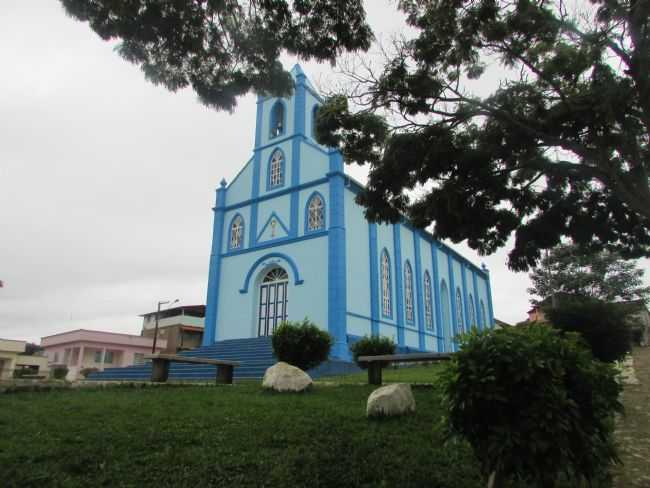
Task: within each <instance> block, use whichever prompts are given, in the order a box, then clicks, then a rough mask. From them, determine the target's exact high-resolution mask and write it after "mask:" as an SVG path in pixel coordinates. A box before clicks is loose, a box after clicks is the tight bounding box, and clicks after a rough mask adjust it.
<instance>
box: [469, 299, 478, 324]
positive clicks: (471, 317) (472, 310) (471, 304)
mask: <svg viewBox="0 0 650 488" xmlns="http://www.w3.org/2000/svg"><path fill="white" fill-rule="evenodd" d="M468 305H469V326H470V327H476V326H477V325H478V324H477V323H476V309H475V308H474V297H473V296H472V294H471V293H470V294H469V304H468Z"/></svg>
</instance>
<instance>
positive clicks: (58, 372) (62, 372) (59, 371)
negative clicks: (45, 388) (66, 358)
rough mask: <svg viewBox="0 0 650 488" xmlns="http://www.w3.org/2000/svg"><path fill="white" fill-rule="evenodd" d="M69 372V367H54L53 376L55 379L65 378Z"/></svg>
mask: <svg viewBox="0 0 650 488" xmlns="http://www.w3.org/2000/svg"><path fill="white" fill-rule="evenodd" d="M67 374H68V368H66V367H65V366H59V367H58V368H54V369H52V378H54V379H55V380H64V379H65V377H66V376H67Z"/></svg>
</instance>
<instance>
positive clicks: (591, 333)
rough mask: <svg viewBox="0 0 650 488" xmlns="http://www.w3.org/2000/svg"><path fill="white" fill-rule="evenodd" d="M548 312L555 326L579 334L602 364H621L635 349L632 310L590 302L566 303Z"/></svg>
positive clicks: (594, 301)
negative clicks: (616, 362) (631, 324)
mask: <svg viewBox="0 0 650 488" xmlns="http://www.w3.org/2000/svg"><path fill="white" fill-rule="evenodd" d="M544 313H545V314H546V317H547V318H548V320H549V321H550V323H551V325H553V327H555V328H557V329H560V330H562V331H565V332H577V333H579V334H580V336H581V337H582V338H583V339H584V340H585V342H586V343H587V344H588V345H589V347H590V348H591V352H592V354H593V355H594V357H595V358H596V359H598V360H599V361H603V362H608V363H611V362H613V361H619V360H621V359H623V358H624V357H625V355H626V354H627V353H628V352H630V350H631V349H632V328H631V327H630V323H629V319H628V316H629V315H630V314H631V313H633V311H632V310H631V309H629V308H624V307H620V306H619V304H616V303H604V302H600V301H596V300H587V301H582V302H566V303H562V304H561V305H559V306H558V307H557V308H549V309H547V310H545V311H544Z"/></svg>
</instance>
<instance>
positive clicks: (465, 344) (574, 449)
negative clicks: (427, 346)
mask: <svg viewBox="0 0 650 488" xmlns="http://www.w3.org/2000/svg"><path fill="white" fill-rule="evenodd" d="M441 382H442V387H443V391H444V393H445V398H446V400H445V402H446V406H447V409H448V412H449V413H448V416H449V417H448V426H449V429H450V433H451V434H452V435H454V436H458V437H462V438H464V439H466V440H467V441H468V442H469V443H470V445H471V446H472V448H473V450H474V453H475V455H476V457H477V458H478V460H479V462H480V463H481V465H482V469H483V472H484V474H485V475H486V476H487V475H488V474H490V473H492V472H497V473H498V474H499V475H500V476H501V477H503V478H511V479H513V480H514V481H518V482H521V483H523V484H524V485H525V486H539V487H547V486H556V483H557V481H558V480H560V479H564V482H567V480H568V483H569V485H570V486H581V485H580V479H581V478H584V479H587V480H589V481H594V480H602V479H606V478H607V471H608V467H609V466H610V464H612V463H613V462H617V461H618V457H617V454H616V450H615V447H614V442H613V416H614V413H615V412H620V411H622V405H621V403H620V402H619V393H620V391H621V386H620V385H619V384H618V382H617V381H616V372H615V370H614V368H613V366H612V365H610V364H606V363H602V362H600V361H596V360H594V359H593V357H592V355H591V353H590V351H589V350H588V349H587V348H585V347H584V345H583V342H582V341H581V340H580V338H579V337H578V336H577V334H574V333H565V334H563V333H561V332H560V331H558V330H555V329H553V328H552V327H549V326H545V325H534V326H529V327H517V328H507V329H503V330H497V331H488V332H471V333H469V334H467V335H465V336H463V337H462V338H461V348H460V351H459V352H457V353H456V354H454V356H453V358H452V360H451V361H450V362H449V363H447V365H445V366H444V367H443V374H442V375H441ZM498 486H501V485H498Z"/></svg>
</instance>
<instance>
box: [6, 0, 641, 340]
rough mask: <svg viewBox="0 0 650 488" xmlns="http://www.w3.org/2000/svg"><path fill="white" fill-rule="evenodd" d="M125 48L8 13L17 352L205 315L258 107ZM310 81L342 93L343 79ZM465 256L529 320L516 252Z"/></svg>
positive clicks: (38, 16) (55, 21)
mask: <svg viewBox="0 0 650 488" xmlns="http://www.w3.org/2000/svg"><path fill="white" fill-rule="evenodd" d="M370 6H371V9H370V11H369V19H370V21H371V23H372V25H373V27H374V29H375V31H376V32H378V33H381V34H382V36H384V37H388V36H390V34H391V33H394V32H395V31H396V30H399V23H395V19H397V18H398V17H397V14H396V13H395V9H394V7H393V6H391V2H389V1H388V0H381V1H379V0H373V2H370ZM113 47H114V46H113V45H111V44H109V43H106V42H103V41H101V40H100V39H99V37H98V36H97V35H95V33H94V32H93V31H92V30H91V29H90V28H89V27H88V26H87V25H86V24H82V23H80V22H77V21H75V20H73V19H71V18H69V17H67V16H66V15H65V13H64V11H63V8H62V7H61V6H60V4H59V2H57V1H53V0H30V1H29V2H26V1H24V0H2V1H1V2H0V69H1V72H0V280H3V281H4V288H0V337H2V338H10V339H24V340H29V341H36V342H38V341H39V340H40V338H41V337H42V336H46V335H49V334H54V333H58V332H63V331H66V330H71V329H76V328H90V329H100V330H107V331H116V332H126V333H133V334H139V332H140V327H141V319H140V318H139V317H138V315H139V314H142V313H146V312H149V311H152V310H154V309H155V306H156V303H157V301H158V300H164V299H175V298H179V299H180V302H181V304H185V305H191V304H202V303H205V294H206V285H207V276H208V259H209V252H210V239H211V226H212V211H211V207H212V205H213V203H214V190H215V188H216V187H217V185H218V183H219V181H220V180H221V178H224V177H225V178H226V179H227V180H228V181H230V180H231V179H232V178H233V176H234V175H235V174H236V173H237V172H238V171H239V169H240V168H241V167H242V165H243V164H244V163H245V162H246V161H247V160H248V159H249V158H250V156H251V154H252V148H253V139H254V123H255V98H254V97H253V96H252V95H249V96H247V97H246V98H243V99H241V100H240V102H239V105H238V107H237V109H236V110H235V112H234V113H233V114H228V113H223V112H214V111H210V110H208V109H206V108H204V107H203V106H202V105H200V104H199V103H198V102H197V101H196V97H195V95H194V94H193V93H192V92H190V91H184V92H180V93H175V94H174V93H170V92H168V91H166V90H165V89H163V88H160V87H156V86H153V85H152V84H150V83H148V82H146V81H145V79H144V76H143V75H142V73H141V72H140V71H139V68H138V67H136V66H134V65H131V64H129V63H127V62H125V61H123V60H122V59H121V58H120V57H119V56H118V55H117V54H116V53H115V52H114V51H113ZM294 61H295V60H292V59H288V58H287V60H286V64H287V68H290V67H291V65H292V64H293V62H294ZM302 66H303V68H304V70H305V72H306V74H307V76H308V77H310V78H311V79H312V81H314V82H315V84H317V85H318V84H319V83H320V84H321V86H326V85H327V83H329V82H331V81H332V74H331V67H330V66H329V65H328V64H325V65H316V64H313V63H302ZM347 171H348V172H350V173H351V174H353V175H354V176H355V177H356V178H357V179H360V180H362V181H365V176H364V174H365V173H364V171H363V170H362V169H360V168H347ZM453 247H454V248H455V249H457V250H459V251H460V252H461V253H463V254H464V255H466V256H467V257H468V258H470V260H472V261H473V262H475V263H477V264H480V263H481V262H485V263H486V264H487V266H488V267H489V269H490V271H491V277H492V293H493V301H494V309H495V315H496V317H497V318H500V319H502V320H505V321H507V322H517V321H520V320H523V319H524V318H525V317H526V311H527V309H528V305H529V297H528V295H527V293H526V288H527V287H528V279H527V276H526V274H524V273H518V274H515V273H512V272H510V271H508V269H507V268H506V265H505V256H506V252H505V251H504V250H502V251H501V252H499V253H497V254H495V255H492V256H487V257H479V256H478V255H477V254H476V253H475V252H473V251H471V250H469V249H468V248H467V247H466V246H464V245H462V244H461V245H454V246H453ZM645 264H646V266H645V267H647V261H646V262H645ZM646 281H647V279H646Z"/></svg>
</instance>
